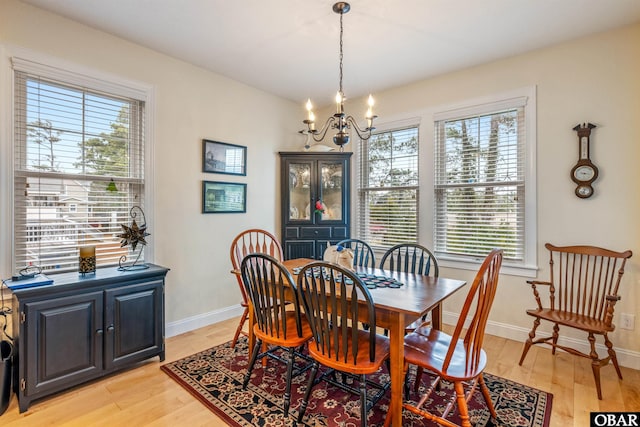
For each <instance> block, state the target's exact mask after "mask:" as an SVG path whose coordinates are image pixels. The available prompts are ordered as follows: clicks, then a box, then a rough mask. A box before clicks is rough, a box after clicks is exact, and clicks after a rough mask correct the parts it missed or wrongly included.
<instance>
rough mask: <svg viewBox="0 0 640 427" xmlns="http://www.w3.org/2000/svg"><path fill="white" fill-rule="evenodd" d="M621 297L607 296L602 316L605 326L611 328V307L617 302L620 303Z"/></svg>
mask: <svg viewBox="0 0 640 427" xmlns="http://www.w3.org/2000/svg"><path fill="white" fill-rule="evenodd" d="M621 298H622V297H621V296H620V295H607V296H605V299H606V300H607V308H606V311H605V314H604V323H605V324H606V325H607V326H611V322H613V307H614V306H615V305H616V302H617V301H620V299H621Z"/></svg>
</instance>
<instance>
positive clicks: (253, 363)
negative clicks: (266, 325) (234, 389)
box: [242, 340, 262, 390]
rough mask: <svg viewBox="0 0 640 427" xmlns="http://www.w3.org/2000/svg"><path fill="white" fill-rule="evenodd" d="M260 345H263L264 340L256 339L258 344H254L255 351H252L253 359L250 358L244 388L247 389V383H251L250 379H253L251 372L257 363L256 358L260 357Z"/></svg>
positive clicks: (243, 383)
mask: <svg viewBox="0 0 640 427" xmlns="http://www.w3.org/2000/svg"><path fill="white" fill-rule="evenodd" d="M260 347H262V342H261V341H260V340H258V341H256V345H254V346H253V352H252V353H251V360H249V366H248V367H247V373H246V375H245V376H244V381H243V382H242V389H243V390H246V388H247V385H248V384H249V379H251V372H252V371H253V365H255V364H256V359H257V358H258V353H259V352H260Z"/></svg>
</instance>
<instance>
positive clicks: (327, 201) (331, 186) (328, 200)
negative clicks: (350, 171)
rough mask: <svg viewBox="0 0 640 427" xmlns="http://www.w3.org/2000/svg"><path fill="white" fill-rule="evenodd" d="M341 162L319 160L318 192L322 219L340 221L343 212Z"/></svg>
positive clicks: (342, 168)
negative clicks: (322, 211)
mask: <svg viewBox="0 0 640 427" xmlns="http://www.w3.org/2000/svg"><path fill="white" fill-rule="evenodd" d="M343 165H344V163H343V162H320V164H319V169H320V170H319V173H320V193H321V200H322V204H323V209H324V213H323V214H322V220H323V221H341V220H342V212H343V206H342V201H343V196H344V192H343V187H344V179H343V177H342V174H343V172H344V166H343Z"/></svg>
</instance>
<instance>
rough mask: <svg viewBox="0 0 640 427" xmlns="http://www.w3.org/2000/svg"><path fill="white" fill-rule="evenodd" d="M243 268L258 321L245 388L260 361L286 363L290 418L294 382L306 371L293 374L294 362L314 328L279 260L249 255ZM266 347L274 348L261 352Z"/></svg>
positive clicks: (244, 281)
mask: <svg viewBox="0 0 640 427" xmlns="http://www.w3.org/2000/svg"><path fill="white" fill-rule="evenodd" d="M240 269H241V274H242V283H243V285H244V289H245V293H246V295H247V296H248V297H249V300H250V301H251V305H252V307H253V312H254V314H255V318H256V321H255V324H254V325H253V333H254V334H255V337H256V343H255V345H254V347H253V351H252V353H251V358H250V359H249V366H248V368H247V373H246V375H245V377H244V382H243V384H242V388H243V389H246V388H247V385H248V384H249V380H250V379H251V373H252V372H253V367H254V366H255V363H256V360H257V359H261V358H263V357H264V356H271V357H273V358H275V359H277V360H280V361H286V363H287V374H286V380H285V382H286V390H285V392H284V416H285V417H286V416H288V415H289V404H290V399H291V379H292V378H293V377H294V376H295V375H297V374H300V373H302V372H304V371H305V370H306V369H304V368H302V369H300V370H298V371H297V372H296V374H295V375H294V373H293V362H294V359H295V357H296V354H300V353H299V352H297V351H296V350H301V347H302V346H303V345H304V344H305V343H306V342H307V341H309V340H310V339H311V337H312V335H311V328H310V327H309V322H307V318H306V317H305V316H304V314H303V313H301V311H300V305H299V304H298V294H297V292H296V286H295V283H294V281H293V278H292V277H291V274H290V273H289V272H288V271H287V269H286V268H285V267H284V266H283V265H282V264H280V263H279V262H278V260H276V259H275V258H274V257H272V256H269V255H265V254H250V255H247V256H246V257H244V259H243V260H242V264H241V267H240ZM291 307H293V308H291ZM263 344H267V345H269V346H271V347H270V348H269V349H267V351H265V352H263V353H260V349H261V348H262V346H263ZM279 348H286V349H288V358H287V359H286V360H283V359H282V358H281V357H279V356H277V355H275V354H274V353H273V352H274V351H275V350H278V349H279ZM307 367H311V365H310V364H309V365H308V366H307Z"/></svg>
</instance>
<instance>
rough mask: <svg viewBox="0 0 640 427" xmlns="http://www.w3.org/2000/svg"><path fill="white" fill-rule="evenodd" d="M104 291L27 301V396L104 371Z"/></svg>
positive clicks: (57, 387) (65, 385)
mask: <svg viewBox="0 0 640 427" xmlns="http://www.w3.org/2000/svg"><path fill="white" fill-rule="evenodd" d="M102 297H103V294H102V292H93V293H90V294H84V295H77V296H70V297H64V298H55V299H51V300H47V301H42V302H35V303H29V304H25V314H26V330H25V333H26V336H27V339H26V342H25V346H26V348H25V349H24V350H23V351H25V353H26V354H27V361H26V362H27V364H28V365H29V366H30V367H36V368H35V370H30V371H29V373H28V374H27V375H26V378H25V381H26V390H25V395H33V394H36V393H41V392H46V391H48V390H52V389H60V388H63V387H68V386H71V385H74V384H76V383H77V382H79V381H82V380H83V379H84V378H91V377H94V376H95V375H97V374H98V373H99V372H100V371H101V370H102V338H103V336H102V333H103V330H102V315H103V311H102V307H103V298H102Z"/></svg>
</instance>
